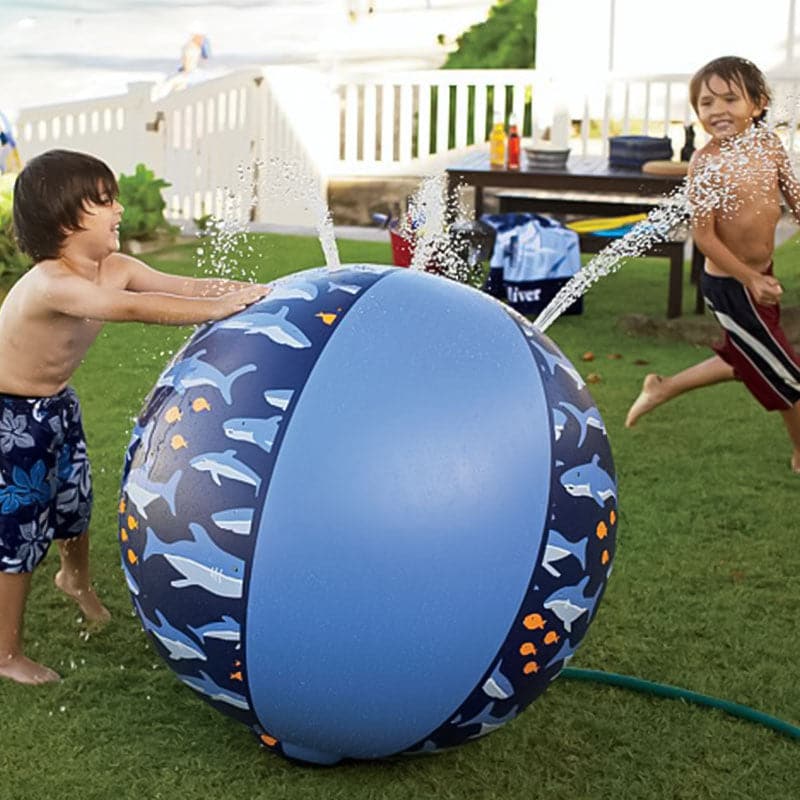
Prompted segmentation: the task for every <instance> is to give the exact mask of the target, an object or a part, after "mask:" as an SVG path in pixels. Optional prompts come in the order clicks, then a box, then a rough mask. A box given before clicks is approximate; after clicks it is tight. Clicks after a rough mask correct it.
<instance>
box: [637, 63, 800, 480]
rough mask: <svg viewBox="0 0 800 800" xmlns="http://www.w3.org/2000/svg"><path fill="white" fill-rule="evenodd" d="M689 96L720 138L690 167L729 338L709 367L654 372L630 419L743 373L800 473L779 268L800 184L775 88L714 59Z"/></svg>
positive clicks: (793, 375)
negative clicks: (776, 116)
mask: <svg viewBox="0 0 800 800" xmlns="http://www.w3.org/2000/svg"><path fill="white" fill-rule="evenodd" d="M689 96H690V99H691V102H692V106H693V107H694V110H695V112H696V113H697V116H698V119H699V120H700V124H701V125H702V126H703V129H704V130H705V131H706V132H707V133H708V134H710V136H711V139H710V140H709V142H708V143H707V144H706V145H705V146H704V147H703V148H702V149H701V150H699V151H698V152H697V153H695V156H694V158H693V160H692V163H691V165H690V168H689V177H688V186H689V197H690V201H691V203H692V235H693V237H694V240H695V242H696V244H697V246H698V247H699V248H700V250H701V251H702V252H703V254H704V255H705V256H706V263H705V270H704V272H703V276H702V290H703V296H704V298H705V301H706V305H708V307H709V309H710V310H711V311H712V313H713V314H714V315H715V317H716V318H717V321H718V322H719V323H720V325H721V326H722V328H723V331H724V339H723V341H722V343H721V344H720V345H718V346H716V347H714V350H715V352H716V355H715V356H712V357H711V358H709V359H706V360H705V361H702V362H700V363H699V364H695V365H694V366H692V367H688V368H687V369H685V370H682V371H681V372H679V373H677V374H675V375H670V376H662V375H656V374H650V375H647V376H646V377H645V379H644V385H643V387H642V391H641V394H640V395H639V397H638V398H637V399H636V401H635V402H634V403H633V405H632V406H631V408H630V410H629V411H628V416H627V418H626V420H625V425H626V427H628V428H630V427H632V426H633V425H635V424H636V422H637V420H638V419H639V418H640V417H641V416H642V415H643V414H646V413H647V412H649V411H652V410H653V409H654V408H656V406H659V405H661V404H662V403H665V402H666V401H667V400H671V399H672V398H674V397H677V396H678V395H680V394H683V393H684V392H687V391H690V390H692V389H697V388H701V387H703V386H710V385H712V384H716V383H719V382H721V381H728V380H733V379H738V380H741V381H742V382H743V383H744V385H745V387H746V388H747V389H748V390H749V391H750V393H751V394H752V395H753V396H754V397H755V398H756V400H758V401H759V402H760V403H761V404H762V406H763V407H764V408H765V409H767V410H768V411H779V412H780V413H781V415H782V417H783V421H784V423H785V425H786V429H787V432H788V434H789V438H790V440H791V445H792V456H791V468H792V470H793V471H794V472H798V473H800V358H798V356H797V354H796V353H795V352H794V350H793V349H792V347H791V345H790V344H789V342H788V341H787V338H786V335H785V333H784V331H783V330H782V329H781V327H780V306H779V301H780V298H781V294H782V292H783V289H782V287H781V285H780V283H779V282H778V280H777V279H776V278H775V277H774V276H773V274H772V253H773V250H774V243H775V228H776V226H777V224H778V221H779V219H780V216H781V194H782V195H783V197H784V199H785V201H786V203H787V205H788V206H789V208H790V209H791V211H792V213H793V214H794V216H795V218H796V219H799V220H800V183H798V180H797V178H796V176H795V174H794V172H793V170H792V166H791V163H790V161H789V157H788V155H787V153H786V151H785V150H784V148H783V146H782V145H781V142H780V140H779V139H778V137H777V136H776V135H775V134H774V133H772V132H771V131H769V130H768V129H767V128H766V126H765V125H764V118H765V116H766V108H767V105H768V103H769V101H770V94H769V89H768V88H767V85H766V81H765V79H764V76H763V74H762V73H761V71H760V70H759V69H758V68H757V67H756V66H755V65H754V64H753V63H751V62H750V61H747V60H745V59H742V58H736V57H733V56H726V57H723V58H718V59H716V60H714V61H711V62H710V63H709V64H706V66H704V67H703V68H702V69H700V70H699V71H698V72H697V73H696V74H695V75H694V77H693V78H692V80H691V83H690V85H689Z"/></svg>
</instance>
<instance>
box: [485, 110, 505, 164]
mask: <svg viewBox="0 0 800 800" xmlns="http://www.w3.org/2000/svg"><path fill="white" fill-rule="evenodd" d="M489 166H490V167H491V168H492V169H504V168H505V166H506V129H505V126H504V125H503V121H502V120H500V119H496V120H495V122H494V126H493V127H492V132H491V133H490V134H489Z"/></svg>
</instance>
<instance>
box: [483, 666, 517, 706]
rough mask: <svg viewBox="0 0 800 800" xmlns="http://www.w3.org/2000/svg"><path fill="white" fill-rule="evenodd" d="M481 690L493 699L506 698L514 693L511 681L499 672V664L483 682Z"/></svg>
mask: <svg viewBox="0 0 800 800" xmlns="http://www.w3.org/2000/svg"><path fill="white" fill-rule="evenodd" d="M483 691H484V693H485V694H487V695H489V697H492V698H494V699H495V700H508V698H509V697H511V696H512V695H513V694H514V687H513V686H512V685H511V681H510V680H509V679H508V678H506V676H505V675H503V673H502V672H500V665H499V664H498V665H497V666H496V667H495V669H494V672H492V674H491V676H490V677H489V678H487V679H486V681H485V683H484V684H483Z"/></svg>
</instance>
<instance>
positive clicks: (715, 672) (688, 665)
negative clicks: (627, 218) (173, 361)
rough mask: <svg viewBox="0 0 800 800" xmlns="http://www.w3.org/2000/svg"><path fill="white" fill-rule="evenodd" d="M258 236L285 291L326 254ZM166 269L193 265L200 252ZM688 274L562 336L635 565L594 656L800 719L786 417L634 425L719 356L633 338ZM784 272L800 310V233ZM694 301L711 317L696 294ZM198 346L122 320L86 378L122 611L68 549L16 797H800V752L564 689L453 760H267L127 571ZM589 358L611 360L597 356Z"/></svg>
mask: <svg viewBox="0 0 800 800" xmlns="http://www.w3.org/2000/svg"><path fill="white" fill-rule="evenodd" d="M253 245H254V248H255V249H256V250H257V251H260V252H261V253H262V254H263V256H262V257H261V258H259V259H256V261H257V263H258V266H257V269H258V274H259V277H260V278H261V279H263V280H266V279H270V278H273V277H275V276H277V275H279V274H282V273H286V272H289V271H294V270H297V269H302V268H305V267H310V266H315V265H318V264H319V263H321V261H322V256H321V252H320V249H319V246H318V244H317V243H316V242H315V241H313V240H310V239H303V238H294V237H279V236H267V235H265V236H259V237H254V238H253ZM340 249H341V254H342V259H343V260H344V261H374V262H387V263H388V262H389V260H390V253H389V247H388V244H386V245H385V244H382V243H364V242H341V243H340ZM148 261H150V262H151V263H152V264H154V265H155V266H158V267H160V268H164V269H170V270H175V271H182V272H189V271H190V270H191V263H192V248H191V247H190V246H181V247H175V248H171V249H169V250H166V251H162V252H160V253H157V254H153V255H152V256H149V257H148ZM667 269H668V267H667V262H666V261H657V260H653V259H648V260H642V261H637V262H633V263H630V264H628V265H627V266H625V267H624V268H623V269H622V270H621V271H620V272H619V273H618V274H616V275H614V276H611V277H608V278H606V279H604V280H603V281H601V282H600V283H599V284H598V285H597V286H596V287H594V288H593V289H592V290H591V291H590V293H589V294H588V295H587V297H586V302H585V312H584V314H583V315H582V316H578V317H562V318H561V319H560V320H558V321H557V322H556V323H555V325H554V326H553V327H552V328H551V330H550V331H549V333H550V335H551V336H552V338H553V339H554V340H555V341H556V342H557V343H558V344H559V346H560V347H561V348H562V349H563V351H564V352H565V353H566V355H567V356H568V357H569V358H570V359H571V360H572V361H573V363H574V364H575V365H576V366H577V367H578V369H579V370H580V371H581V372H582V373H583V374H584V375H586V374H587V373H589V372H595V373H598V374H599V376H600V378H601V380H600V382H599V383H595V384H593V385H591V387H590V388H591V391H592V395H593V397H594V398H595V400H596V402H597V404H598V406H599V408H600V409H601V411H602V413H603V416H604V419H605V422H606V425H607V429H608V435H609V437H610V441H611V444H612V448H613V452H614V457H615V461H616V467H617V470H618V480H619V493H620V523H619V533H618V536H619V538H618V550H617V558H616V562H615V568H614V574H613V575H612V577H611V580H610V583H609V587H608V591H607V592H606V595H605V598H604V601H603V603H602V606H601V609H600V612H599V614H598V617H597V620H596V621H595V622H594V623H593V625H592V628H591V630H590V632H589V634H588V636H587V638H586V641H585V642H584V645H583V647H582V649H581V650H580V651H579V653H578V654H577V656H576V657H575V659H574V660H573V662H572V664H571V666H573V667H586V668H595V669H603V670H609V671H614V672H621V673H626V674H631V675H636V676H639V677H642V678H646V679H649V680H654V681H661V682H666V683H670V684H675V685H678V686H684V687H687V688H691V689H693V690H695V691H699V692H704V693H707V694H711V695H714V696H717V697H721V698H725V699H728V700H732V701H736V702H739V703H744V704H747V705H751V706H754V707H756V708H758V709H760V710H762V711H765V712H767V713H770V714H773V715H775V716H778V717H780V718H782V719H785V720H787V721H789V722H792V723H794V724H795V725H798V724H800V680H798V664H800V637H798V635H797V622H796V621H797V619H798V616H800V587H799V584H798V578H797V576H798V573H800V548H798V547H797V535H798V534H797V496H798V478H797V476H792V475H791V474H790V472H789V466H788V465H789V454H790V447H789V444H788V440H787V437H786V434H785V432H784V430H783V426H782V424H781V421H780V419H779V417H778V416H777V415H774V414H772V415H768V414H766V413H764V412H763V411H762V410H761V409H760V407H759V406H758V405H757V404H756V403H755V402H754V401H753V400H752V399H751V398H750V397H749V396H748V395H747V393H746V392H745V390H744V389H743V388H742V387H741V386H739V385H736V384H725V385H720V386H716V387H713V388H709V389H706V390H704V391H703V392H696V393H694V394H693V395H688V396H685V397H683V398H680V399H678V400H676V401H675V402H673V403H671V404H668V405H667V406H665V407H663V408H661V409H658V410H657V411H656V412H654V413H653V414H652V415H651V416H649V417H647V418H646V419H644V420H643V421H642V422H641V423H640V425H639V426H638V428H637V429H634V430H632V431H627V430H625V429H624V428H623V420H624V416H625V413H626V410H627V408H628V406H629V404H630V402H631V400H632V399H633V398H634V397H635V396H636V394H637V392H638V390H639V386H640V383H641V380H642V378H643V376H644V374H645V373H646V372H647V371H648V370H654V371H659V372H671V371H674V370H677V369H680V368H682V367H685V366H688V365H689V364H692V363H693V362H695V361H697V360H699V359H701V358H705V357H706V356H707V354H708V351H707V350H706V349H704V348H700V347H695V346H693V345H690V344H686V343H684V342H679V341H671V340H667V339H656V338H650V339H645V338H632V337H630V336H628V335H625V334H622V333H620V330H619V328H618V327H617V318H618V317H619V315H621V314H624V313H629V312H633V311H638V312H643V313H646V314H652V315H654V316H662V315H663V311H664V307H665V304H666V283H667ZM776 271H777V273H778V275H779V276H781V277H782V279H783V280H784V283H785V284H786V286H787V295H786V301H787V304H797V303H798V302H800V252H798V250H797V245H796V244H795V243H787V244H786V245H784V246H783V247H782V248H781V249H780V250H779V252H778V254H777V256H776ZM686 297H687V305H688V298H689V297H691V294H690V290H689V287H688V285H687V287H686ZM186 333H187V332H186V331H185V330H175V329H167V328H159V327H156V326H143V325H134V324H130V325H109V326H107V327H106V329H105V331H104V332H103V333H102V334H101V336H100V338H99V339H98V341H97V343H96V345H95V346H94V348H93V349H92V351H91V353H90V354H89V356H88V357H87V359H86V361H85V363H84V364H83V365H82V367H81V368H80V370H79V372H78V374H77V375H76V378H75V385H76V387H77V388H78V391H79V393H80V394H81V397H82V399H83V403H84V411H85V424H86V427H87V431H88V435H89V444H90V450H91V455H92V459H93V464H94V473H95V487H96V505H95V516H94V522H93V540H92V542H93V544H92V548H93V563H94V572H95V577H96V584H97V587H98V590H99V592H100V593H101V595H102V597H103V598H104V599H105V601H106V602H107V604H108V605H109V607H110V609H111V610H112V613H113V614H114V617H115V619H114V621H113V623H112V624H111V625H110V626H109V627H108V628H106V629H105V630H104V631H102V632H100V633H95V634H88V635H87V633H86V632H84V630H83V626H82V624H81V622H80V621H79V617H78V614H77V612H76V610H75V609H74V607H73V606H71V605H69V604H68V603H67V602H66V600H64V599H63V598H62V597H61V596H60V595H59V594H58V593H57V592H56V591H55V590H54V588H53V586H52V576H53V574H54V572H55V571H56V562H57V558H56V557H55V556H53V555H51V556H50V557H49V558H48V559H47V561H46V562H45V564H44V565H43V566H42V568H41V569H40V570H38V572H37V573H36V575H35V578H34V588H33V592H32V596H31V599H30V604H29V613H28V618H27V623H26V624H27V632H26V633H27V635H26V641H27V647H28V649H29V653H30V655H32V656H33V657H35V658H38V659H41V660H42V661H44V662H45V663H47V664H49V665H51V666H53V667H54V668H57V669H59V670H60V671H61V672H62V674H64V675H65V678H66V679H65V680H64V681H63V682H62V683H60V684H58V685H52V686H47V687H43V688H38V689H28V688H24V687H21V686H17V685H14V684H11V683H8V682H4V683H2V684H0V708H2V712H0V713H1V714H2V717H1V719H2V722H0V764H2V765H3V770H2V774H0V800H55V799H57V800H73V798H74V800H109V798H114V800H127V799H128V798H131V800H133V798H135V799H136V800H142V799H143V798H147V800H156V798H165V799H166V798H197V799H198V800H205V799H206V798H215V799H216V798H254V799H256V798H269V800H283V799H284V798H287V799H291V800H295V799H297V800H300V799H301V798H314V800H318V798H325V799H326V800H335V799H336V798H343V799H344V798H348V800H372V799H373V798H374V799H376V800H377V799H378V798H387V800H405V799H406V798H409V799H411V798H413V799H414V800H418V799H419V800H427V798H437V800H448V799H449V798H454V799H457V800H463V798H470V800H471V799H472V798H506V797H508V798H511V797H543V798H546V797H549V798H553V799H554V800H561V799H562V798H563V799H567V798H569V800H579V799H583V798H587V800H588V799H589V798H591V800H600V799H601V798H609V799H611V798H614V800H619V799H622V800H628V799H629V798H667V797H668V798H687V800H688V799H689V798H692V799H694V798H703V799H705V798H725V799H726V800H730V799H731V798H751V797H793V796H796V792H797V787H798V785H800V743H798V742H797V741H796V740H791V739H789V738H787V737H783V736H780V735H777V734H775V733H772V732H770V731H769V730H767V729H766V728H764V727H761V726H759V725H756V724H753V723H749V722H745V721H740V720H736V719H733V718H730V717H728V716H726V715H724V714H723V713H721V712H718V711H712V710H707V709H703V708H699V707H696V706H691V705H688V704H685V703H681V702H675V701H671V700H663V699H656V698H653V697H649V696H646V695H641V694H637V693H633V692H629V691H624V690H621V689H616V688H612V687H606V686H599V685H596V684H586V683H581V682H574V681H568V680H566V679H563V678H562V679H560V680H557V681H556V682H555V683H554V684H553V686H552V687H551V688H550V689H549V690H548V692H547V693H546V694H545V696H544V697H542V698H540V699H539V700H538V701H537V702H536V703H534V704H533V705H532V706H531V707H530V708H529V709H528V710H527V711H526V712H525V713H524V714H523V715H521V716H520V717H519V718H518V719H516V720H514V721H513V722H512V723H510V724H508V725H507V726H505V727H504V728H502V729H501V730H499V731H497V732H495V733H493V734H492V735H490V736H488V737H486V738H484V739H482V740H480V741H478V742H475V743H471V744H469V745H467V746H465V747H462V748H459V749H457V750H454V751H450V752H446V753H443V754H441V755H439V756H436V757H431V758H419V759H403V760H397V761H390V762H381V763H357V764H344V765H341V766H338V767H335V768H331V769H322V768H312V767H304V766H298V765H294V764H290V763H287V762H285V761H283V760H281V759H279V758H277V757H274V756H271V755H269V754H267V753H264V752H260V751H259V749H258V747H257V745H256V743H255V740H254V738H253V737H252V735H251V733H250V732H249V731H248V730H247V729H245V728H244V727H243V726H240V725H238V724H237V723H235V722H233V721H232V720H229V719H228V718H226V717H223V716H221V715H219V714H218V713H217V712H215V711H213V710H212V709H211V708H210V707H209V706H207V705H206V704H204V703H202V702H200V701H199V700H198V699H197V698H196V697H195V695H194V693H193V692H192V691H191V690H189V689H187V688H186V687H183V686H182V685H181V684H180V683H179V682H178V681H177V680H176V679H175V677H174V676H173V674H172V673H171V671H169V670H168V669H167V668H166V667H165V666H163V664H162V663H161V661H160V659H159V658H158V657H157V655H156V654H155V652H154V651H153V650H152V649H151V647H150V646H149V644H148V642H147V640H146V638H145V636H144V634H143V633H142V632H141V630H140V626H139V625H138V623H137V621H136V620H135V619H134V618H133V617H132V612H131V604H130V601H129V598H128V594H127V590H126V587H125V582H124V580H123V577H122V573H121V571H120V569H119V566H118V559H119V555H118V546H117V537H116V503H117V491H118V481H119V475H120V469H121V465H122V457H123V452H124V448H125V446H126V444H127V439H128V435H129V431H130V428H131V419H132V417H133V416H134V415H135V414H136V413H137V411H138V410H139V408H140V407H141V404H142V401H143V399H144V396H145V394H146V393H147V392H148V391H149V388H150V387H151V386H152V384H153V383H154V382H155V379H156V377H157V375H158V374H159V373H160V371H161V369H162V368H163V366H164V364H165V362H166V359H167V357H168V355H169V354H171V353H172V352H173V351H174V350H175V349H176V348H177V346H178V345H179V344H180V343H181V342H182V340H183V339H184V338H185V336H186ZM586 351H592V352H593V353H594V354H595V359H594V360H593V361H591V362H588V361H583V360H582V356H583V354H584V353H585V352H586ZM611 354H619V355H620V356H621V358H615V359H610V358H608V357H607V356H608V355H611ZM637 361H646V362H648V363H647V364H641V363H636V362H637ZM490 416H491V415H490ZM0 613H2V612H1V611H0Z"/></svg>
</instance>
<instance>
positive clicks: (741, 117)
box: [697, 75, 766, 139]
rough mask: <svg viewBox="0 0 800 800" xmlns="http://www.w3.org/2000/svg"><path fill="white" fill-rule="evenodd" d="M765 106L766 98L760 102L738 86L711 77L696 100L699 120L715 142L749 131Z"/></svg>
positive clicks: (716, 76)
mask: <svg viewBox="0 0 800 800" xmlns="http://www.w3.org/2000/svg"><path fill="white" fill-rule="evenodd" d="M765 107H766V104H765V102H764V100H763V98H759V99H758V100H757V101H755V100H753V99H752V98H751V97H749V96H748V95H747V93H746V92H745V91H744V89H743V88H742V87H741V86H739V84H737V83H735V82H733V81H731V82H730V83H728V82H727V81H725V80H723V79H722V78H720V77H719V76H718V75H712V76H711V77H710V78H709V79H708V80H707V81H706V82H705V83H703V85H702V87H701V89H700V94H699V95H698V97H697V117H698V119H699V120H700V124H701V125H702V126H703V129H704V130H705V131H706V133H709V134H711V136H713V137H714V138H715V139H728V138H730V137H731V136H736V135H738V134H740V133H743V132H744V131H746V130H747V129H748V128H749V127H750V125H752V124H753V121H754V120H755V119H757V118H758V117H759V116H760V115H761V112H762V111H763V110H764V108H765Z"/></svg>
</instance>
